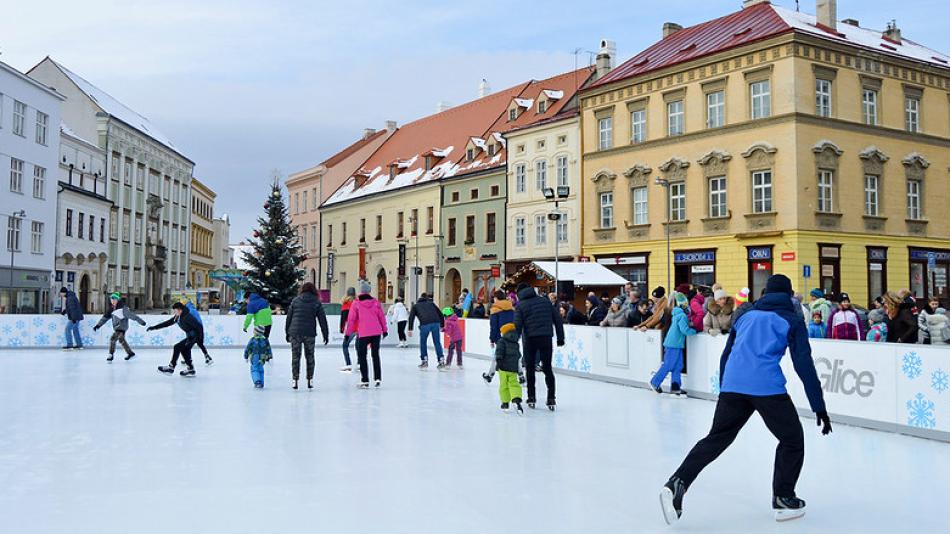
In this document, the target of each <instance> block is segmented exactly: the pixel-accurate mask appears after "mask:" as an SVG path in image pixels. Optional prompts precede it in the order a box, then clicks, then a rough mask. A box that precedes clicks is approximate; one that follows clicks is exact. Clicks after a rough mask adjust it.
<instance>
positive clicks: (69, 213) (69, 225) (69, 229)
mask: <svg viewBox="0 0 950 534" xmlns="http://www.w3.org/2000/svg"><path fill="white" fill-rule="evenodd" d="M72 236H73V210H71V209H69V208H67V209H66V237H72Z"/></svg>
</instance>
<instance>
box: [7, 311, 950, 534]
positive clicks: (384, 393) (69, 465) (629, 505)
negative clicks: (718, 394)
mask: <svg viewBox="0 0 950 534" xmlns="http://www.w3.org/2000/svg"><path fill="white" fill-rule="evenodd" d="M133 328H137V327H133ZM273 335H281V336H282V335H283V333H282V332H274V334H273ZM120 352H121V351H120ZM211 353H212V355H213V356H214V358H215V360H216V362H217V365H215V366H214V367H212V368H205V367H204V366H203V365H199V366H198V376H197V377H195V378H193V379H186V378H181V377H178V376H161V375H159V374H158V373H156V371H155V367H156V366H157V365H159V364H163V363H167V358H168V356H169V351H168V350H157V349H148V350H140V351H139V355H138V357H137V358H135V359H134V360H132V361H131V362H125V361H122V360H121V359H117V361H116V362H115V363H113V364H111V365H110V364H107V363H106V362H105V361H104V357H105V353H104V351H102V350H101V349H100V350H94V349H87V350H84V351H79V352H69V353H63V352H60V351H55V350H30V351H27V350H0V359H2V364H3V369H4V372H3V373H0V425H2V427H0V481H2V486H0V487H2V490H0V517H2V518H3V530H4V531H5V532H10V533H14V532H15V533H17V534H32V533H60V532H63V533H65V532H68V533H71V534H74V533H96V534H111V533H117V534H118V533H121V534H125V533H128V532H132V533H135V534H152V533H161V534H168V533H192V532H194V533H254V534H265V533H272V532H327V533H333V534H348V533H359V534H369V533H377V532H385V533H387V534H389V533H407V534H409V533H412V534H429V533H432V534H435V533H438V534H445V533H453V534H466V533H480V534H482V533H486V532H497V531H506V532H508V531H510V532H517V533H519V534H522V533H523V534H534V533H544V534H560V533H570V534H582V533H611V534H612V533H632V532H637V533H640V532H671V530H670V529H668V528H667V527H666V525H665V524H664V523H663V519H662V517H661V514H660V509H659V501H658V498H657V495H658V490H659V488H660V485H661V484H662V483H663V482H664V481H665V480H666V478H667V477H668V476H669V475H670V473H671V472H672V471H673V470H674V469H675V468H676V466H677V465H678V463H679V462H680V460H682V458H683V456H684V455H685V454H686V452H687V451H688V450H689V448H690V447H691V446H692V445H693V444H694V442H695V441H696V440H697V439H698V438H700V437H702V435H703V434H704V432H705V431H706V430H707V429H708V428H709V424H710V421H711V419H712V413H713V408H714V404H713V403H712V402H708V401H703V400H694V399H689V400H674V399H669V398H663V397H658V396H657V395H656V394H655V393H652V392H651V391H648V390H644V389H636V388H629V387H624V386H618V385H612V384H605V383H602V382H596V381H592V380H587V379H581V378H570V377H564V376H559V377H558V403H559V406H558V411H557V412H556V413H550V412H548V411H547V410H536V411H531V410H529V411H528V413H527V415H526V416H525V417H523V418H519V417H517V416H514V415H504V414H502V413H500V411H499V409H498V393H497V381H496V382H495V383H493V384H492V385H491V386H486V385H485V384H484V383H483V382H482V380H481V378H480V376H479V375H480V374H481V372H482V371H483V370H484V369H485V367H486V364H487V362H485V361H483V360H476V359H471V358H468V359H466V360H465V364H466V369H465V370H464V371H457V370H452V371H450V372H445V373H440V372H438V371H436V370H434V369H430V370H429V371H427V372H420V371H418V370H416V368H415V364H416V363H417V362H418V358H417V356H416V351H415V350H414V349H394V348H385V349H384V350H383V356H382V359H383V388H381V389H379V390H375V389H370V390H368V391H361V390H357V389H356V388H355V387H354V385H355V383H356V377H355V376H354V375H344V374H341V373H339V372H337V368H338V367H339V366H340V365H341V364H342V358H341V356H340V351H339V348H332V349H320V350H319V352H318V356H317V389H316V390H315V391H313V392H308V391H306V390H305V389H304V390H300V391H293V390H291V389H290V388H289V378H290V356H289V354H288V351H287V350H286V349H278V350H277V351H276V355H275V359H274V361H273V362H272V363H270V364H268V366H267V371H266V372H267V378H266V380H267V387H266V389H264V390H263V391H257V390H254V389H253V388H252V387H251V381H250V378H249V376H248V368H247V366H246V365H245V364H244V361H243V359H242V358H241V352H240V351H239V350H215V349H214V348H212V349H211ZM117 356H118V355H117ZM541 382H542V384H543V381H541ZM539 388H540V391H544V386H543V385H540V386H539ZM803 423H804V425H805V435H806V451H807V453H806V460H805V469H804V472H803V475H802V479H801V482H800V484H799V488H798V490H799V494H800V495H801V497H802V498H804V499H806V500H807V501H808V514H807V515H806V516H805V518H803V519H801V520H798V521H795V522H791V523H787V524H783V525H776V524H775V523H774V521H773V520H772V516H771V511H770V508H769V497H770V487H771V477H772V458H773V452H774V448H775V442H774V440H773V439H772V437H771V436H770V435H769V434H768V432H767V430H766V429H765V427H764V425H763V424H762V423H761V422H760V420H759V419H758V418H757V417H753V419H752V421H750V423H749V424H748V425H747V427H746V428H745V430H744V431H743V432H742V434H740V436H739V438H738V439H737V440H736V442H735V444H733V446H732V448H730V449H729V450H728V451H727V452H726V453H725V454H723V456H722V457H720V458H719V460H718V461H717V462H715V463H713V464H712V465H711V466H710V467H709V468H708V469H707V470H706V471H705V472H703V473H702V475H701V476H700V478H699V479H698V480H697V481H696V483H695V484H694V485H693V487H692V488H691V489H690V492H689V493H688V494H687V496H686V500H685V510H686V511H685V515H684V516H683V519H682V521H681V522H680V523H679V525H677V528H676V531H677V532H729V533H737V532H756V533H761V532H778V531H781V533H782V534H788V533H804V532H808V533H811V532H836V533H844V532H864V533H866V532H915V531H918V532H943V531H945V529H946V519H945V516H943V514H942V513H941V512H942V510H941V507H942V506H944V505H945V503H946V499H947V495H948V494H950V476H948V475H950V454H948V447H950V445H948V444H945V443H939V442H934V441H928V440H924V439H919V438H911V437H906V436H899V435H894V434H888V433H883V432H875V431H870V430H865V429H859V428H854V427H847V426H844V425H837V426H836V427H835V432H834V434H832V436H831V437H828V438H820V437H819V436H818V435H817V431H816V430H815V427H814V422H813V421H812V420H803Z"/></svg>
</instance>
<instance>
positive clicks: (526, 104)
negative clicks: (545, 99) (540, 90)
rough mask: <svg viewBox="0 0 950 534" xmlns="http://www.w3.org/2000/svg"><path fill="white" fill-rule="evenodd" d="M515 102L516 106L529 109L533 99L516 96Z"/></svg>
mask: <svg viewBox="0 0 950 534" xmlns="http://www.w3.org/2000/svg"><path fill="white" fill-rule="evenodd" d="M515 104H516V105H517V106H518V107H522V108H525V109H529V108H531V106H532V104H534V99H533V98H516V99H515Z"/></svg>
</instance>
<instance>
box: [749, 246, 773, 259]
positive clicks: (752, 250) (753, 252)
mask: <svg viewBox="0 0 950 534" xmlns="http://www.w3.org/2000/svg"><path fill="white" fill-rule="evenodd" d="M749 259H750V260H770V259H772V247H749Z"/></svg>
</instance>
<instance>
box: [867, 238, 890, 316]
mask: <svg viewBox="0 0 950 534" xmlns="http://www.w3.org/2000/svg"><path fill="white" fill-rule="evenodd" d="M867 251H868V301H869V302H868V304H870V301H872V300H874V299H875V298H877V297H879V296H881V295H883V294H884V293H886V292H887V249H886V248H877V247H868V248H867Z"/></svg>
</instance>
